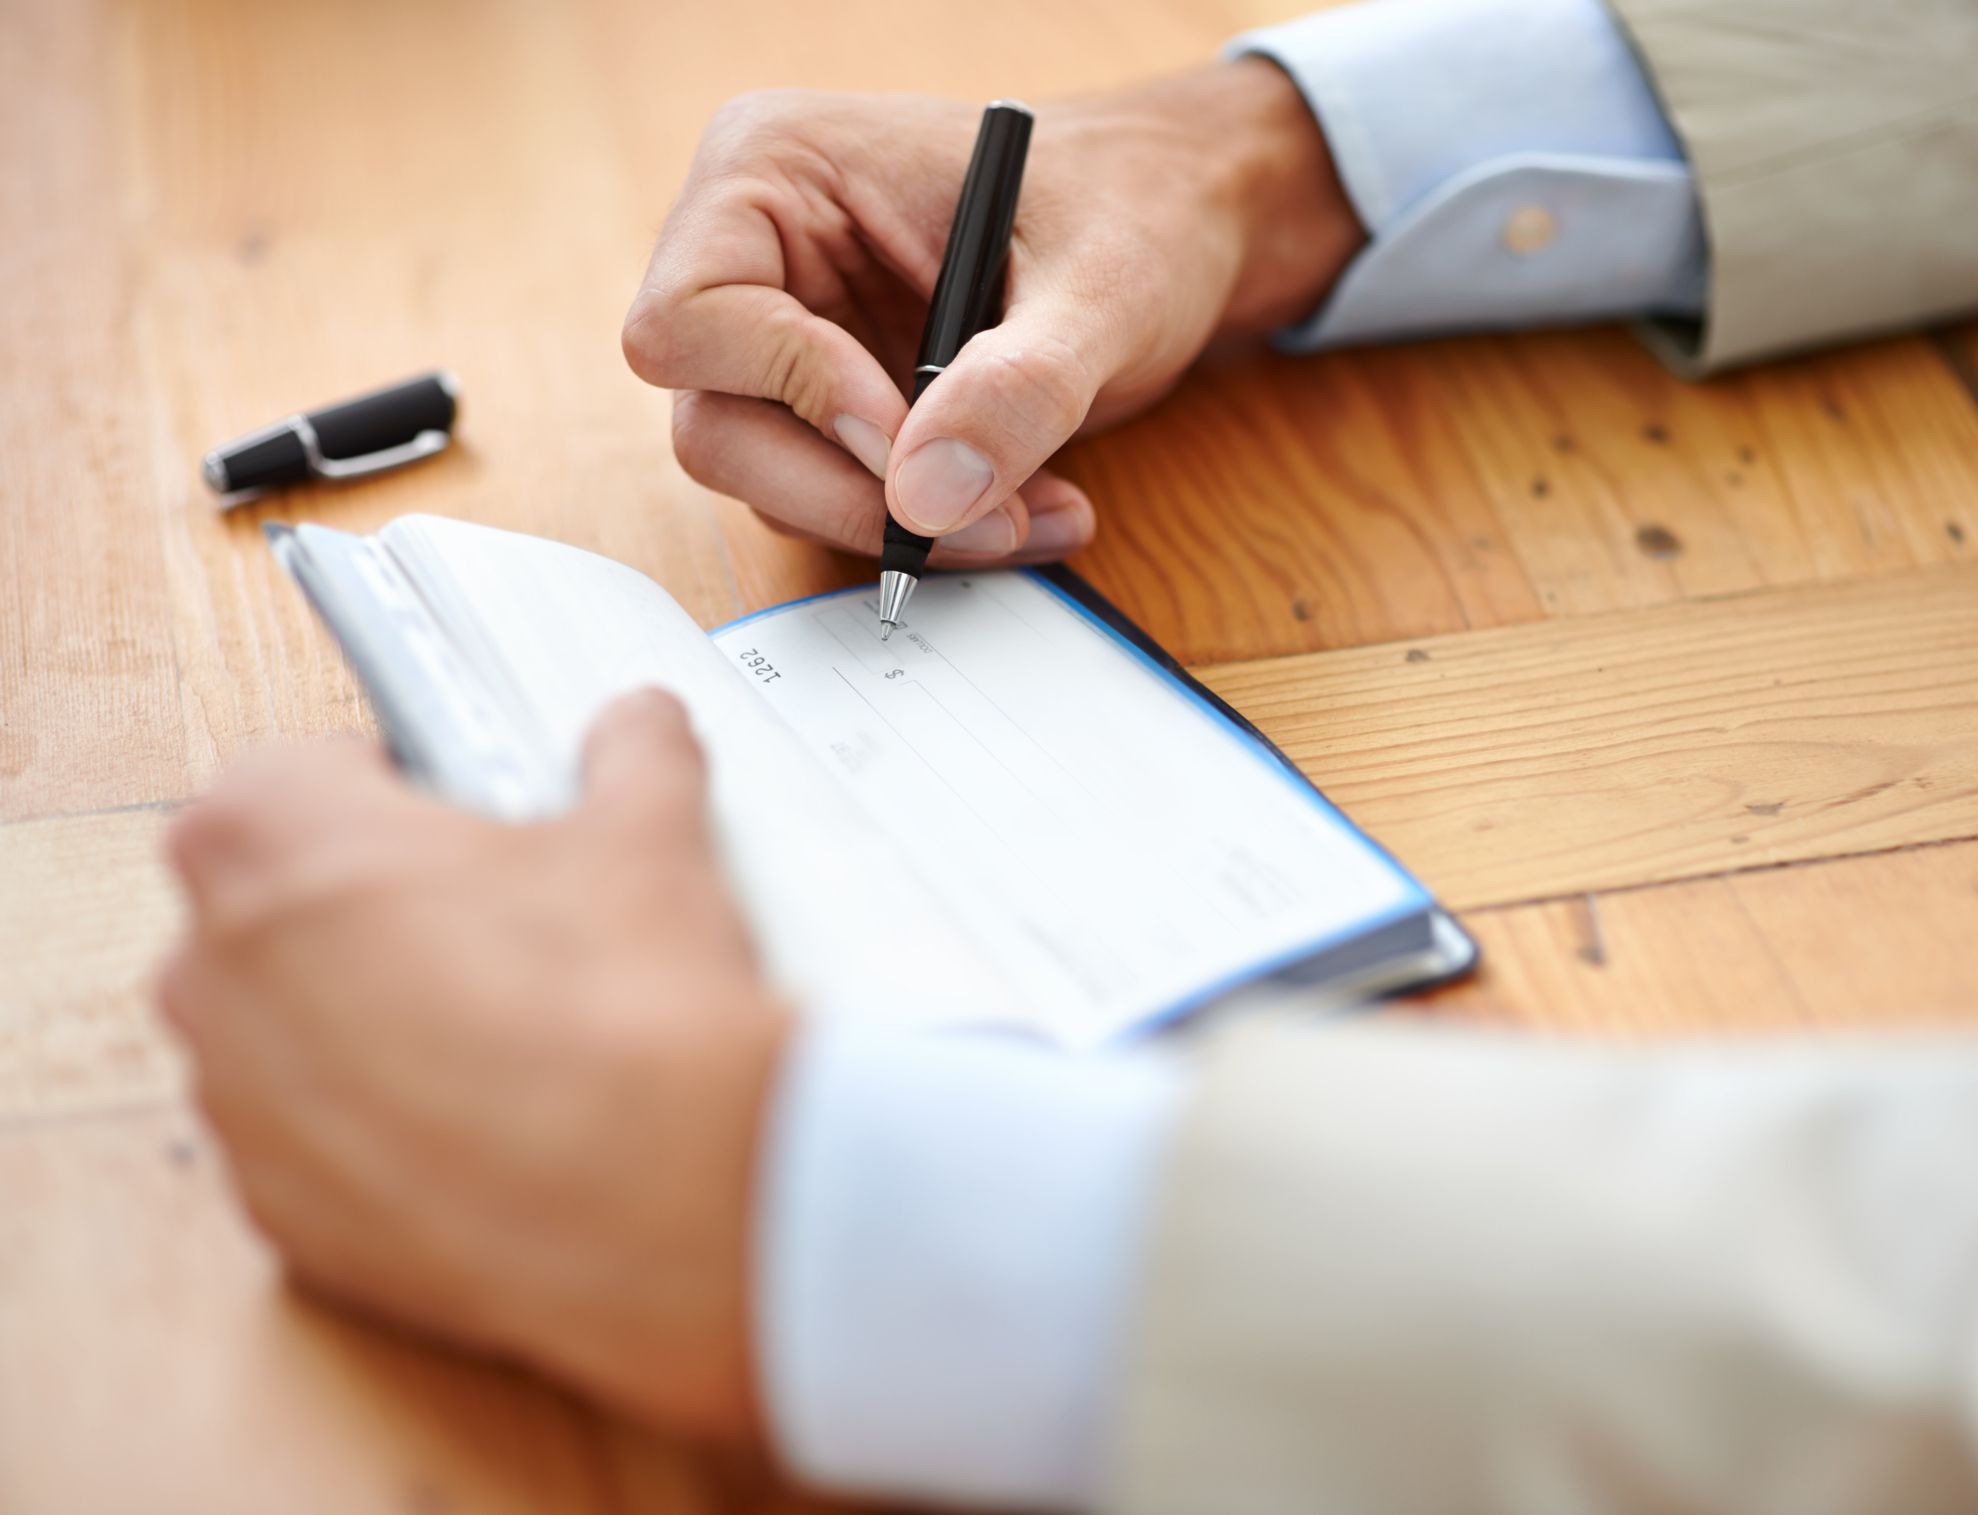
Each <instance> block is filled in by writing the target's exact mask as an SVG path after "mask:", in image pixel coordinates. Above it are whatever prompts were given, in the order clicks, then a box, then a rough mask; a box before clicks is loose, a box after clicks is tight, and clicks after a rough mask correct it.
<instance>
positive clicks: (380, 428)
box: [204, 372, 459, 495]
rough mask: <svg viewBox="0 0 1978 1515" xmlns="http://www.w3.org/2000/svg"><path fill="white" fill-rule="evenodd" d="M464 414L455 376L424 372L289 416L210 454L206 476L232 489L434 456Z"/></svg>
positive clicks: (359, 472) (373, 469)
mask: <svg viewBox="0 0 1978 1515" xmlns="http://www.w3.org/2000/svg"><path fill="white" fill-rule="evenodd" d="M458 415H459V387H458V385H457V384H456V383H455V381H454V378H453V375H452V374H450V373H445V372H439V373H429V374H422V375H420V376H419V377H418V378H414V379H407V380H406V381H405V382H403V383H401V384H394V385H392V386H390V387H389V388H387V389H380V390H376V391H374V392H373V393H371V394H366V395H359V396H357V397H356V398H355V399H350V400H343V401H340V402H338V403H337V404H335V405H326V406H324V407H323V408H322V409H320V410H312V411H307V412H304V413H302V414H298V415H292V416H288V417H286V418H285V419H283V420H280V421H277V422H275V424H274V425H272V426H264V427H263V428H262V429H261V430H259V431H256V432H250V433H249V434H248V435H247V436H244V437H237V438H235V439H234V440H233V441H231V442H229V443H227V444H226V445H225V446H224V447H216V448H214V449H213V451H211V452H209V453H208V454H206V459H205V465H204V472H205V476H206V482H207V483H208V484H210V485H211V486H212V487H213V488H214V489H215V490H217V491H218V492H219V493H221V494H224V495H238V494H244V493H247V492H250V491H255V490H262V489H269V488H272V487H274V486H276V485H280V484H293V483H298V482H300V481H301V480H303V479H307V478H323V479H354V478H361V477H363V476H364V475H366V474H373V473H381V472H383V471H384V470H385V469H388V468H397V467H401V466H402V465H404V464H406V463H413V462H417V461H418V460H419V459H420V458H428V457H431V456H432V455H433V454H434V453H436V452H439V451H440V450H441V449H443V448H444V447H445V446H446V445H447V442H448V440H449V439H450V438H451V436H452V434H453V423H454V421H455V419H456V418H457V416H458Z"/></svg>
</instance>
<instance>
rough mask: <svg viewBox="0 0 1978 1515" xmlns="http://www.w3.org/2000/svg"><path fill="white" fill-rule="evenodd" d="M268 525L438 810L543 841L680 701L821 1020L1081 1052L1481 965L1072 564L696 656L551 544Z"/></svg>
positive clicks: (780, 961) (872, 605) (796, 619)
mask: <svg viewBox="0 0 1978 1515" xmlns="http://www.w3.org/2000/svg"><path fill="white" fill-rule="evenodd" d="M267 531H268V536H269V539H270V542H271V544H272V546H273V548H274V551H275V553H276V555H277V556H278V557H279V559H280V560H281V562H282V564H283V565H284V566H285V567H286V568H287V570H288V572H289V573H290V574H291V575H292V576H293V577H294V579H295V580H296V582H297V583H298V584H300V586H301V588H302V590H303V592H304V593H305V594H306V595H307V596H308V598H309V601H310V602H311V604H312V605H314V607H315V609H316V611H317V613H318V614H319V615H320V616H321V618H322V619H323V621H324V622H325V623H326V624H327V625H328V627H329V628H330V631H331V632H332V634H333V635H334V636H335V637H336V639H337V641H338V642H339V643H340V644H341V646H342V648H343V651H344V654H345V656H346V658H347V660H348V662H349V663H350V666H351V667H352V669H353V671H354V672H355V674H356V676H357V678H358V680H359V682H360V683H361V684H362V685H363V687H364V690H365V693H366V694H367V696H368V697H369V700H370V703H371V707H372V709H373V711H374V713H375V714H376V716H377V719H378V723H379V725H380V727H381V728H382V730H383V732H384V735H385V739H386V741H387V743H388V744H389V746H390V747H391V750H392V752H393V754H394V756H395V758H396V759H397V761H398V763H399V764H400V765H401V767H402V768H403V769H404V770H405V771H406V772H407V773H408V774H409V775H410V776H412V777H413V778H414V779H415V780H416V781H418V782H420V783H422V784H423V785H425V786H427V787H428V788H430V789H431V790H433V791H434V792H436V793H437V794H439V795H441V796H443V797H444V798H446V799H448V800H450V801H452V802H454V803H457V804H459V805H462V806H464V807H467V808H470V809H472V810H476V811H479V812H481V813H483V814H486V815H489V816H492V817H495V818H498V819H503V820H511V821H526V820H533V819H541V818H546V817H550V816H554V815H555V814H557V813H558V812H560V811H562V810H564V809H566V808H567V807H569V806H571V805H572V804H574V803H575V802H576V800H577V797H578V795H579V794H580V792H581V789H582V773H581V755H582V749H583V742H584V737H585V734H586V732H587V731H588V730H589V728H590V726H591V723H592V721H593V720H594V719H595V717H596V716H597V715H598V713H599V711H600V710H602V708H603V707H604V706H605V705H606V704H608V703H609V702H610V701H611V700H612V699H614V698H615V697H616V696H618V695H620V694H622V693H624V692H626V691H628V690H632V689H636V688H640V687H642V686H647V685H658V686H659V687H661V688H663V689H667V690H670V691H671V692H672V693H673V694H675V695H676V696H678V697H679V699H680V700H681V701H682V702H683V703H684V704H685V705H686V707H687V710H688V713H689V715H690V717H691V720H692V723H693V727H694V730H695V733H696V734H697V735H698V737H699V739H700V742H701V744H702V746H703V747H704V749H705V750H706V753H707V758H708V772H709V787H710V793H709V803H710V808H711V815H712V820H713V826H714V832H715V836H716V839H717V845H718V846H719V848H720V852H721V857H722V861H723V863H724V864H725V867H726V869H727V873H728V877H729V878H730V879H731V880H732V882H733V884H734V887H735V890H736V892H737V894H738V896H739V898H740V900H741V902H742V905H743V908H744V910H745V911H746V913H747V916H748V918H749V921H750V923H751V925H752V927H753V929H754V933H755V937H756V941H757V944H758V948H759V950H760V951H761V953H762V955H763V958H764V962H765V966H766V968H767V970H768V972H769V974H770V976H771V978H772V979H773V980H774V981H775V982H776V984H777V985H778V987H779V988H780V989H781V990H782V991H783V992H784V993H786V994H788V995H789V996H790V997H791V998H792V1000H793V1001H794V1002H795V1003H797V1004H799V1005H801V1006H803V1007H805V1009H806V1010H807V1012H809V1013H814V1014H817V1015H829V1016H843V1017H858V1018H862V1019H867V1020H874V1019H883V1020H889V1021H895V1022H900V1023H919V1024H930V1025H934V1024H938V1025H966V1026H984V1027H990V1026H993V1027H997V1028H1002V1029H1006V1030H1009V1031H1014V1032H1020V1033H1024V1034H1028V1035H1031V1036H1035V1037H1038V1038H1041V1039H1044V1040H1046V1041H1049V1042H1052V1043H1055V1044H1058V1045H1060V1046H1063V1047H1066V1048H1068V1049H1074V1050H1079V1049H1088V1048H1093V1047H1097V1046H1101V1045H1104V1044H1107V1043H1111V1042H1116V1041H1119V1040H1121V1039H1124V1038H1130V1037H1133V1036H1136V1035H1139V1034H1143V1033H1145V1032H1148V1031H1150V1030H1153V1029H1154V1028H1157V1027H1160V1026H1163V1025H1166V1024H1169V1023H1172V1022H1174V1021H1176V1020H1178V1019H1180V1018H1181V1017H1183V1016H1186V1015H1189V1014H1191V1013H1193V1012H1197V1011H1200V1010H1203V1009H1206V1008H1208V1007H1211V1006H1216V1005H1227V1004H1230V1003H1232V1002H1235V1001H1240V1002H1243V1003H1248V1002H1249V1001H1250V1000H1252V999H1254V998H1256V997H1258V996H1260V995H1262V996H1271V997H1281V996H1300V997H1304V998H1309V999H1312V1000H1315V1001H1317V1002H1321V1003H1327V1004H1333V1003H1349V1002H1355V1001H1359V1000H1364V999H1366V998H1370V997H1374V996H1377V995H1380V994H1384V993H1391V992H1394V991H1398V990H1402V989H1408V988H1416V987H1420V986H1423V985H1426V984H1429V983H1432V982H1436V981H1438V980H1441V979H1445V978H1449V977H1453V976H1455V975H1458V974H1461V973H1463V972H1466V971H1467V970H1468V969H1469V968H1471V967H1472V966H1473V965H1474V963H1475V961H1476V956H1477V951H1476V947H1475V945H1474V944H1473V943H1472V941H1471V940H1470V938H1469V937H1468V935H1467V934H1466V933H1465V932H1464V931H1463V929H1462V928H1461V926H1460V925H1459V924H1458V923H1457V922H1456V921H1455V919H1454V918H1453V917H1452V916H1450V915H1449V914H1448V913H1447V912H1446V911H1444V910H1442V909H1441V908H1439V907H1438V905H1437V904H1436V902H1435V900H1434V899H1433V898H1432V897H1431V896H1430V895H1429V894H1428V892H1427V891H1426V890H1425V889H1424V888H1423V887H1422V886H1421V885H1420V884H1419V883H1418V882H1416V880H1415V879H1414V878H1412V877H1411V876H1410V875H1409V874H1408V873H1407V872H1406V870H1404V869H1403V868H1402V867H1401V866H1400V865H1399V864H1398V863H1396V862H1395V860H1394V859H1393V858H1391V857H1390V856H1388V854H1387V853H1386V852H1384V851H1383V850H1382V849H1381V848H1380V847H1379V846H1378V845H1377V844H1375V843H1374V842H1373V841H1372V840H1371V839H1370V838H1368V837H1367V836H1366V835H1365V834H1364V833H1362V832H1361V831H1359V830H1358V829H1357V828H1355V827H1354V826H1353V824H1352V823H1351V822H1349V821H1348V820H1347V819H1346V817H1345V816H1343V815H1342V814H1341V813H1340V812H1339V811H1338V810H1337V809H1336V808H1335V807H1334V806H1332V805H1331V804H1330V803H1328V802H1327V800H1326V799H1325V797H1324V796H1323V795H1321V794H1320V793H1319V791H1318V789H1316V788H1315V787H1314V786H1313V785H1312V784H1311V783H1310V782H1309V781H1308V780H1307V779H1306V778H1305V777H1304V775H1303V774H1301V773H1300V772H1299V771H1298V769H1297V768H1296V767H1295V766H1294V765H1293V764H1292V763H1291V761H1290V760H1289V759H1288V758H1286V757H1285V756H1284V754H1283V753H1281V752H1280V751H1278V750H1277V748H1275V747H1274V746H1272V745H1271V743H1270V742H1268V741H1267V740H1265V738H1264V737H1263V735H1262V734H1261V733H1259V732H1258V731H1257V730H1256V728H1255V727H1253V726H1252V725H1251V724H1250V723H1249V722H1248V721H1247V720H1245V719H1244V718H1243V717H1242V716H1241V715H1239V714H1238V713H1237V712H1236V711H1235V710H1233V709H1232V708H1230V707H1229V706H1228V705H1227V704H1225V703H1224V702H1223V701H1222V700H1220V699H1218V698H1217V697H1216V696H1215V695H1214V694H1212V693H1210V692H1209V691H1208V690H1207V689H1205V688H1204V687H1203V686H1202V685H1200V684H1198V683H1197V682H1195V680H1193V679H1192V678H1190V677H1189V676H1188V674H1187V673H1186V672H1185V671H1184V670H1183V669H1182V668H1181V667H1180V665H1179V664H1177V663H1176V662H1175V661H1174V659H1173V658H1171V657H1169V656H1168V655H1167V654H1166V653H1164V652H1163V651H1162V650H1161V649H1160V648H1159V647H1158V646H1157V645H1156V644H1155V643H1154V642H1153V641H1152V640H1151V639H1150V638H1149V637H1147V636H1146V635H1145V634H1144V633H1143V632H1141V631H1140V630H1139V629H1138V628H1137V627H1135V626H1134V625H1133V624H1132V623H1131V622H1130V621H1129V620H1128V619H1127V618H1126V617H1125V616H1124V615H1122V614H1121V613H1120V611H1118V610H1117V609H1116V608H1114V607H1113V606H1112V605H1111V604H1110V603H1108V602H1107V601H1106V600H1105V599H1104V598H1103V597H1101V596H1100V595H1099V594H1098V592H1097V591H1096V590H1094V589H1093V588H1092V587H1091V586H1090V585H1089V584H1087V583H1086V582H1085V581H1084V580H1083V579H1081V578H1080V577H1079V576H1078V575H1076V574H1075V573H1072V572H1071V571H1069V570H1067V569H1063V568H1056V567H1053V568H1045V569H1011V570H1000V571H995V572H985V573H956V574H947V575H937V576H932V577H929V578H928V579H926V580H924V581H923V582H922V584H921V586H920V590H919V593H918V594H917V595H916V596H915V597H914V600H913V602H912V605H911V607H910V613H909V616H908V618H907V619H906V620H904V621H903V622H902V623H901V626H900V629H899V631H898V632H897V633H896V634H895V635H894V636H893V637H891V638H890V639H889V640H887V641H885V642H882V641H880V639H879V622H878V613H877V606H876V602H875V601H876V595H875V591H874V590H872V589H870V588H864V589H848V590H844V591H841V592H838V593H834V594H824V595H818V596H815V597H812V598H809V599H804V600H798V601H795V602H793V603H791V604H788V605H781V606H778V607H776V608H775V609H771V610H765V611H761V612H759V613H758V614H755V615H752V616H747V617H745V618H743V619H742V620H739V621H736V622H734V623H733V624H732V625H728V626H724V627H721V628H720V629H718V630H716V631H713V632H706V631H703V630H702V629H701V627H700V626H699V625H698V624H696V623H695V621H694V620H693V618H692V617H691V616H689V615H688V614H687V613H686V611H684V610H683V609H681V607H680V606H679V605H678V604H677V603H676V602H675V601H674V600H673V599H672V597H671V596H669V595H668V594H667V593H666V591H665V590H664V589H662V588H661V587H660V586H659V585H658V584H656V583H654V582H653V581H652V580H651V579H648V578H647V577H645V575H643V574H641V573H638V572H637V571H635V570H633V569H631V568H628V567H626V566H625V565H624V564H622V563H617V562H613V561H611V560H610V559H608V558H604V557H600V556H598V555H596V554H594V553H590V552H585V551H583V550H581V549H578V548H575V547H570V546H566V545H564V544H562V543H558V542H552V541H547V540H544V539H542V538H539V537H531V536H523V535H519V534H517V533H514V532H507V531H498V530H495V529H493V528H491V527H486V526H477V525H472V524H469V523H466V522H462V521H453V520H443V519H439V518H436V517H431V516H418V515H414V516H406V517H403V518H401V519H399V520H396V521H394V522H392V523H391V524H390V525H388V526H386V527H385V528H384V529H383V530H382V531H380V532H378V533H377V534H376V535H373V536H357V535H352V534H350V533H347V532H341V531H334V530H330V529H328V528H326V527H321V526H311V525H304V526H296V527H292V528H291V527H286V526H270V527H268V528H267Z"/></svg>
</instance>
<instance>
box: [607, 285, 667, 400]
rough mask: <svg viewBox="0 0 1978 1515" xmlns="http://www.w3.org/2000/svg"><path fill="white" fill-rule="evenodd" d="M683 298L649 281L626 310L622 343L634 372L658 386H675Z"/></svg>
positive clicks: (664, 387) (665, 387) (621, 335)
mask: <svg viewBox="0 0 1978 1515" xmlns="http://www.w3.org/2000/svg"><path fill="white" fill-rule="evenodd" d="M679 307H680V298H679V296H678V295H677V294H676V293H675V292H673V291H671V290H668V289H665V288H661V287H659V286H657V285H652V284H648V285H646V286H644V287H643V288H641V289H640V290H639V292H638V294H637V295H635V296H634V297H633V299H632V308H631V309H630V310H628V311H627V312H626V313H625V329H624V330H623V331H622V332H621V333H620V334H619V347H620V348H621V350H622V351H623V352H624V354H625V361H626V363H627V364H629V365H630V366H631V369H632V372H633V373H635V374H637V375H638V376H639V377H640V378H641V379H644V380H645V381H646V382H647V383H648V384H651V385H653V386H655V387H656V388H659V389H671V388H673V387H674V377H675V375H676V374H677V372H678V369H679V361H680V354H679V344H678V342H677V341H676V340H675V335H674V334H675V331H676V329H677V324H678V323H677V322H676V321H675V319H674V318H675V317H676V316H677V314H678V312H679Z"/></svg>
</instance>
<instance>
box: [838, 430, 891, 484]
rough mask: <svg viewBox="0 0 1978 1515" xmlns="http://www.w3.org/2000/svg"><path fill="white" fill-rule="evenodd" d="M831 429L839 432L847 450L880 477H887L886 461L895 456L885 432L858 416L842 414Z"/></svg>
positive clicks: (840, 439) (839, 436) (839, 438)
mask: <svg viewBox="0 0 1978 1515" xmlns="http://www.w3.org/2000/svg"><path fill="white" fill-rule="evenodd" d="M831 429H832V430H833V431H835V432H837V433H838V440H839V441H840V442H842V443H844V445H845V451H846V452H848V453H850V454H851V455H852V456H853V457H855V458H857V459H858V460H859V461H860V462H861V463H863V464H865V466H866V467H867V468H869V469H871V470H872V472H873V473H875V474H876V475H878V476H879V477H880V478H882V479H883V478H885V477H886V461H887V459H889V458H891V457H892V456H893V444H892V443H891V442H889V441H887V440H886V433H885V432H883V431H881V430H880V429H879V428H878V427H877V426H874V425H873V424H872V423H871V422H870V421H861V420H860V419H859V418H858V417H857V416H840V417H838V419H837V420H835V421H833V422H832V423H831Z"/></svg>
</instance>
